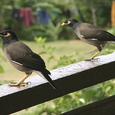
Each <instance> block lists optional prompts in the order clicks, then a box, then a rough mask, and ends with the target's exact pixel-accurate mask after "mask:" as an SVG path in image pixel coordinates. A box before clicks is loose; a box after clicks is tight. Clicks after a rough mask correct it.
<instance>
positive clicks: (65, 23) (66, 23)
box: [61, 20, 71, 26]
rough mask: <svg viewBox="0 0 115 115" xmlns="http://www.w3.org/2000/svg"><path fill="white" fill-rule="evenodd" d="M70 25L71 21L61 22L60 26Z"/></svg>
mask: <svg viewBox="0 0 115 115" xmlns="http://www.w3.org/2000/svg"><path fill="white" fill-rule="evenodd" d="M70 23H71V21H69V20H68V21H67V22H63V23H62V24H61V26H64V25H69V24H70Z"/></svg>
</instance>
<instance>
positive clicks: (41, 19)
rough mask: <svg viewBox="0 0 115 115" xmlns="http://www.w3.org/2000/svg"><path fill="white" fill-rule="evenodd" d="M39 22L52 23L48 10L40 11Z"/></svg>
mask: <svg viewBox="0 0 115 115" xmlns="http://www.w3.org/2000/svg"><path fill="white" fill-rule="evenodd" d="M38 20H39V23H41V24H42V23H49V22H50V16H49V13H48V11H46V10H39V11H38Z"/></svg>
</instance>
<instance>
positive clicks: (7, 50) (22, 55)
mask: <svg viewBox="0 0 115 115" xmlns="http://www.w3.org/2000/svg"><path fill="white" fill-rule="evenodd" d="M0 37H1V38H2V49H3V52H4V54H5V56H6V58H7V59H8V61H9V62H10V63H11V64H12V65H13V66H14V67H15V68H16V69H18V70H20V71H22V72H25V73H26V76H24V77H23V78H22V79H21V80H19V81H18V82H12V83H10V85H11V86H18V85H25V84H26V82H24V80H25V79H26V78H27V77H29V76H30V75H31V74H32V72H37V73H38V74H39V75H40V76H42V77H44V78H45V79H46V80H47V81H48V82H49V83H50V85H51V86H52V87H53V88H54V89H55V88H56V86H55V84H54V83H53V81H52V79H51V78H50V75H51V73H50V72H49V71H48V70H47V69H46V66H45V63H44V60H43V59H42V58H41V57H40V56H39V55H38V54H36V53H34V52H33V51H32V50H31V49H30V48H29V47H28V46H27V45H26V44H24V43H22V42H20V41H19V40H18V38H17V36H16V34H15V33H14V32H13V31H11V30H4V31H2V32H0Z"/></svg>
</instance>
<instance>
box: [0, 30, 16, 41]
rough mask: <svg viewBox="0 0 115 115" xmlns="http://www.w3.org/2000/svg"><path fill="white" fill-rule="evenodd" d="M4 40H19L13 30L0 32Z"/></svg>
mask: <svg viewBox="0 0 115 115" xmlns="http://www.w3.org/2000/svg"><path fill="white" fill-rule="evenodd" d="M0 37H1V38H2V39H3V41H18V38H17V36H16V34H15V33H14V32H13V31H11V30H3V31H1V32H0Z"/></svg>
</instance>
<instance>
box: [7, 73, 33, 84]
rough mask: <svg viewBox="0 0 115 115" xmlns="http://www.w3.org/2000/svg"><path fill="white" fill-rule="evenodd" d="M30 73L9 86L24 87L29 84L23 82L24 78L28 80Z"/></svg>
mask: <svg viewBox="0 0 115 115" xmlns="http://www.w3.org/2000/svg"><path fill="white" fill-rule="evenodd" d="M31 74H32V73H29V74H26V76H24V77H23V78H22V79H20V80H19V81H18V82H11V83H10V84H9V85H10V86H18V85H26V84H28V83H29V82H24V81H25V79H26V78H28V77H29V76H30V75H31Z"/></svg>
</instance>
